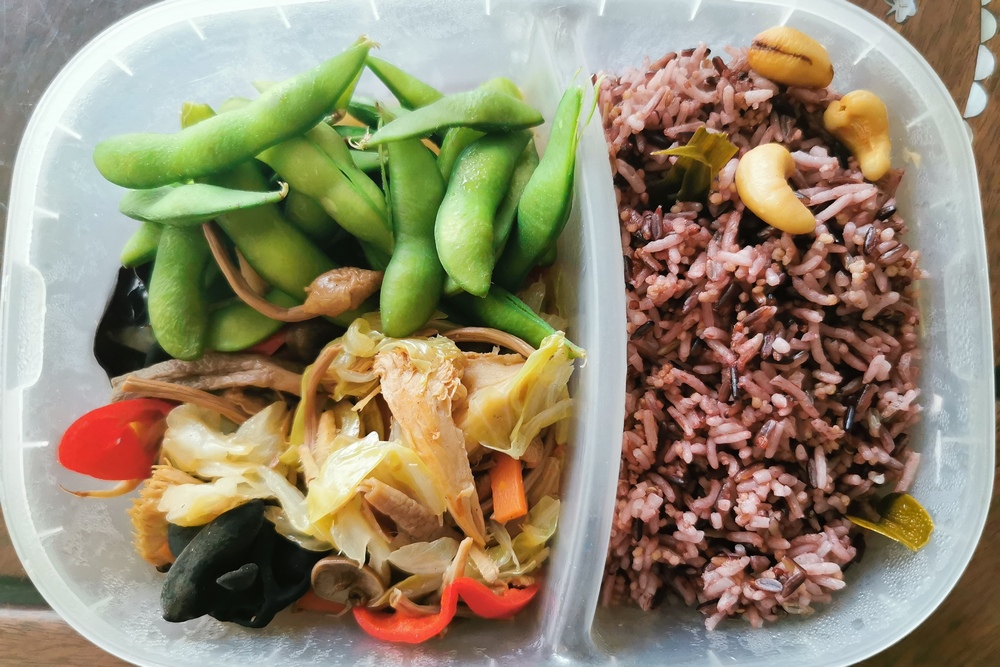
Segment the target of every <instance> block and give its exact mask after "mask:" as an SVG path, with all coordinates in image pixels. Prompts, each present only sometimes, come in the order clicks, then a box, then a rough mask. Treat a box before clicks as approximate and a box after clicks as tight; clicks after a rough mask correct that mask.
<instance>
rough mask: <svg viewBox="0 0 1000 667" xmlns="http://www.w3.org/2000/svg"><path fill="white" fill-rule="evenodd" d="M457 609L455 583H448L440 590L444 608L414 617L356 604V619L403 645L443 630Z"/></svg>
mask: <svg viewBox="0 0 1000 667" xmlns="http://www.w3.org/2000/svg"><path fill="white" fill-rule="evenodd" d="M457 609H458V596H457V595H456V592H455V585H454V584H448V585H447V586H445V587H444V590H443V591H442V592H441V611H439V612H438V613H436V614H433V615H430V616H411V615H409V614H404V613H402V612H399V611H381V610H377V609H370V608H368V607H355V608H354V609H352V610H351V611H352V612H353V613H354V620H355V621H357V622H358V625H359V626H361V629H362V630H364V631H365V632H367V633H368V634H369V635H371V636H372V637H374V638H375V639H381V640H382V641H387V642H397V643H402V644H420V643H421V642H425V641H427V640H428V639H430V638H432V637H436V636H437V635H439V634H441V633H442V632H444V630H445V628H447V627H448V624H449V623H451V619H453V618H455V611H456V610H457Z"/></svg>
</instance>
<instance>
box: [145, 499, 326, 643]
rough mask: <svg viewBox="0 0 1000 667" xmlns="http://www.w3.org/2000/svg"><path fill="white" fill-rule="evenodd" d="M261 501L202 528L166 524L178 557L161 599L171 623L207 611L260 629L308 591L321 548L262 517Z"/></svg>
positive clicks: (164, 613)
mask: <svg viewBox="0 0 1000 667" xmlns="http://www.w3.org/2000/svg"><path fill="white" fill-rule="evenodd" d="M264 507H265V504H264V501H262V500H252V501H250V502H248V503H246V504H244V505H240V506H239V507H237V508H235V509H232V510H229V511H228V512H225V513H224V514H222V515H220V516H219V517H218V518H216V519H215V520H214V521H212V522H211V523H209V524H207V525H206V526H204V527H201V528H182V527H180V526H174V525H171V526H170V529H169V534H168V538H169V544H170V550H171V552H173V553H175V554H177V560H176V561H175V562H174V564H173V565H172V566H171V568H170V571H169V572H168V573H167V577H166V579H165V580H164V582H163V590H162V591H161V594H160V602H161V605H162V607H163V618H164V620H167V621H170V622H172V623H181V622H183V621H189V620H191V619H194V618H198V617H200V616H204V615H206V614H207V615H209V616H212V617H213V618H216V619H218V620H220V621H228V622H232V623H238V624H239V625H242V626H245V627H248V628H262V627H264V626H265V625H267V624H268V623H270V622H271V619H273V618H274V615H275V614H277V613H278V612H279V611H281V610H282V609H284V608H285V607H287V606H288V605H290V604H291V603H293V602H295V601H296V600H297V599H299V598H300V597H302V595H304V594H305V592H306V591H307V590H309V577H310V574H311V572H312V567H313V565H314V564H315V563H316V562H317V561H318V560H319V559H320V558H322V557H323V556H324V555H326V554H325V553H322V552H318V551H308V550H306V549H303V548H301V547H299V546H298V545H297V544H294V543H292V542H290V541H288V540H287V539H285V538H284V537H282V536H281V535H278V533H277V532H276V531H275V529H274V525H273V524H272V523H271V522H270V521H266V520H265V519H264Z"/></svg>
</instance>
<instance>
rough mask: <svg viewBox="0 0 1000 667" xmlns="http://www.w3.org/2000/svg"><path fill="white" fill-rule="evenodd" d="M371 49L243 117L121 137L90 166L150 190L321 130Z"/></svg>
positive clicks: (366, 42)
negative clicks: (320, 125)
mask: <svg viewBox="0 0 1000 667" xmlns="http://www.w3.org/2000/svg"><path fill="white" fill-rule="evenodd" d="M373 44H374V43H373V42H372V41H371V40H370V39H367V38H362V39H361V40H360V41H359V42H358V43H357V44H355V45H354V46H351V47H350V48H348V49H347V50H345V51H344V52H343V53H341V54H340V55H337V56H335V57H333V58H331V59H329V60H327V61H326V62H324V63H322V64H320V65H319V66H317V67H315V68H313V69H311V70H309V71H307V72H303V73H302V74H299V75H298V76H295V77H292V78H291V79H288V80H287V81H284V82H282V83H280V84H278V85H276V86H275V87H274V88H271V89H270V90H268V91H267V92H266V93H264V94H263V95H261V96H260V97H258V98H257V99H255V100H253V101H252V102H251V103H250V104H248V105H247V106H246V107H244V108H243V109H238V110H236V111H233V112H232V113H227V114H222V115H219V116H215V117H213V118H211V119H208V120H206V121H204V122H201V123H198V124H196V125H191V126H189V127H187V128H185V129H182V130H181V131H180V132H178V133H176V134H152V133H138V134H124V135H119V136H116V137H112V138H110V139H106V140H104V141H102V142H101V143H99V144H98V145H97V147H96V148H95V149H94V164H95V165H96V166H97V168H98V170H99V171H100V172H101V174H102V175H103V176H104V177H105V178H107V179H108V180H109V181H111V182H112V183H115V184H116V185H121V186H123V187H126V188H154V187H157V186H160V185H166V184H168V183H177V182H179V181H184V180H189V179H194V178H198V177H201V176H207V175H209V174H212V173H217V172H219V171H224V170H226V169H231V168H233V167H235V166H236V165H238V164H240V163H242V162H246V161H247V160H249V159H251V158H253V157H254V156H255V155H257V154H258V153H260V152H261V151H262V150H264V149H266V148H268V147H270V146H274V145H275V144H277V143H280V142H282V141H284V140H285V139H288V138H291V137H295V136H298V135H300V134H302V133H303V132H305V131H307V130H308V129H309V128H311V127H313V126H314V125H316V123H318V122H320V121H321V120H322V119H323V117H324V116H325V115H326V114H328V113H329V112H330V111H331V109H332V108H333V106H334V105H335V103H336V101H337V100H338V99H339V98H340V96H341V95H342V94H343V93H344V91H345V90H346V89H347V88H348V86H350V84H351V82H352V81H353V80H354V77H355V76H356V75H357V73H358V71H359V69H361V68H362V67H363V66H364V61H365V57H366V56H367V55H368V51H369V49H371V47H372V45H373Z"/></svg>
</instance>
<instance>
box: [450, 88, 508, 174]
mask: <svg viewBox="0 0 1000 667" xmlns="http://www.w3.org/2000/svg"><path fill="white" fill-rule="evenodd" d="M479 89H480V90H492V91H495V92H498V93H506V94H507V95H511V96H512V97H516V98H517V99H519V100H520V99H522V97H521V91H520V89H518V87H517V85H516V84H515V83H514V82H513V81H511V80H510V79H508V78H507V77H504V76H498V77H496V78H495V79H490V80H489V81H486V82H484V83H483V84H482V85H481V86H479ZM483 134H485V132H479V131H478V130H474V129H472V128H469V127H453V128H452V129H450V130H448V131H447V132H446V133H445V135H444V139H443V140H442V141H441V151H440V152H439V153H438V157H437V161H438V168H439V169H440V170H441V175H442V176H444V178H445V180H446V181H447V180H448V179H449V178H451V171H452V169H454V168H455V161H456V160H458V156H459V155H461V154H462V151H464V150H465V148H466V146H468V145H469V144H471V143H472V142H473V141H475V140H476V139H478V138H479V137H481V136H483Z"/></svg>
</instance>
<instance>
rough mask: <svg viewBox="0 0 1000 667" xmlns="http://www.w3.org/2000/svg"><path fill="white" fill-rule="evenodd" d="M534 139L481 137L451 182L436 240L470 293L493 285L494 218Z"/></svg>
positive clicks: (460, 160) (481, 293) (447, 265)
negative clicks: (514, 174) (515, 168)
mask: <svg viewBox="0 0 1000 667" xmlns="http://www.w3.org/2000/svg"><path fill="white" fill-rule="evenodd" d="M414 113H415V112H414ZM530 137H531V134H530V133H528V132H511V133H506V134H487V135H485V136H484V137H482V138H480V139H477V140H476V141H474V142H473V143H472V144H470V145H469V147H468V148H466V149H465V150H464V151H463V152H462V155H461V156H460V157H459V158H458V163H457V164H456V165H455V172H454V173H453V174H452V175H451V180H449V181H448V188H447V190H446V192H445V196H444V200H443V201H442V202H441V208H440V209H439V210H438V214H437V221H436V222H435V224H434V241H435V245H436V247H437V251H438V257H439V258H440V259H441V264H442V266H444V269H445V271H447V272H448V275H449V276H451V277H452V278H454V280H455V282H456V283H458V285H459V286H460V287H461V288H462V289H464V290H465V291H466V292H469V293H470V294H475V295H476V296H480V297H483V296H486V293H487V292H488V291H489V289H490V278H491V276H492V275H493V265H494V262H495V258H494V253H493V220H494V218H495V216H496V212H497V207H498V206H499V205H500V201H501V200H502V199H503V197H504V195H505V194H506V193H507V185H508V184H509V183H510V176H511V173H512V172H513V171H514V165H515V164H516V163H517V160H518V157H519V156H520V155H521V152H522V151H523V150H524V147H525V146H526V145H527V144H528V140H529V139H530ZM391 166H392V163H391V160H390V167H391Z"/></svg>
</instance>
